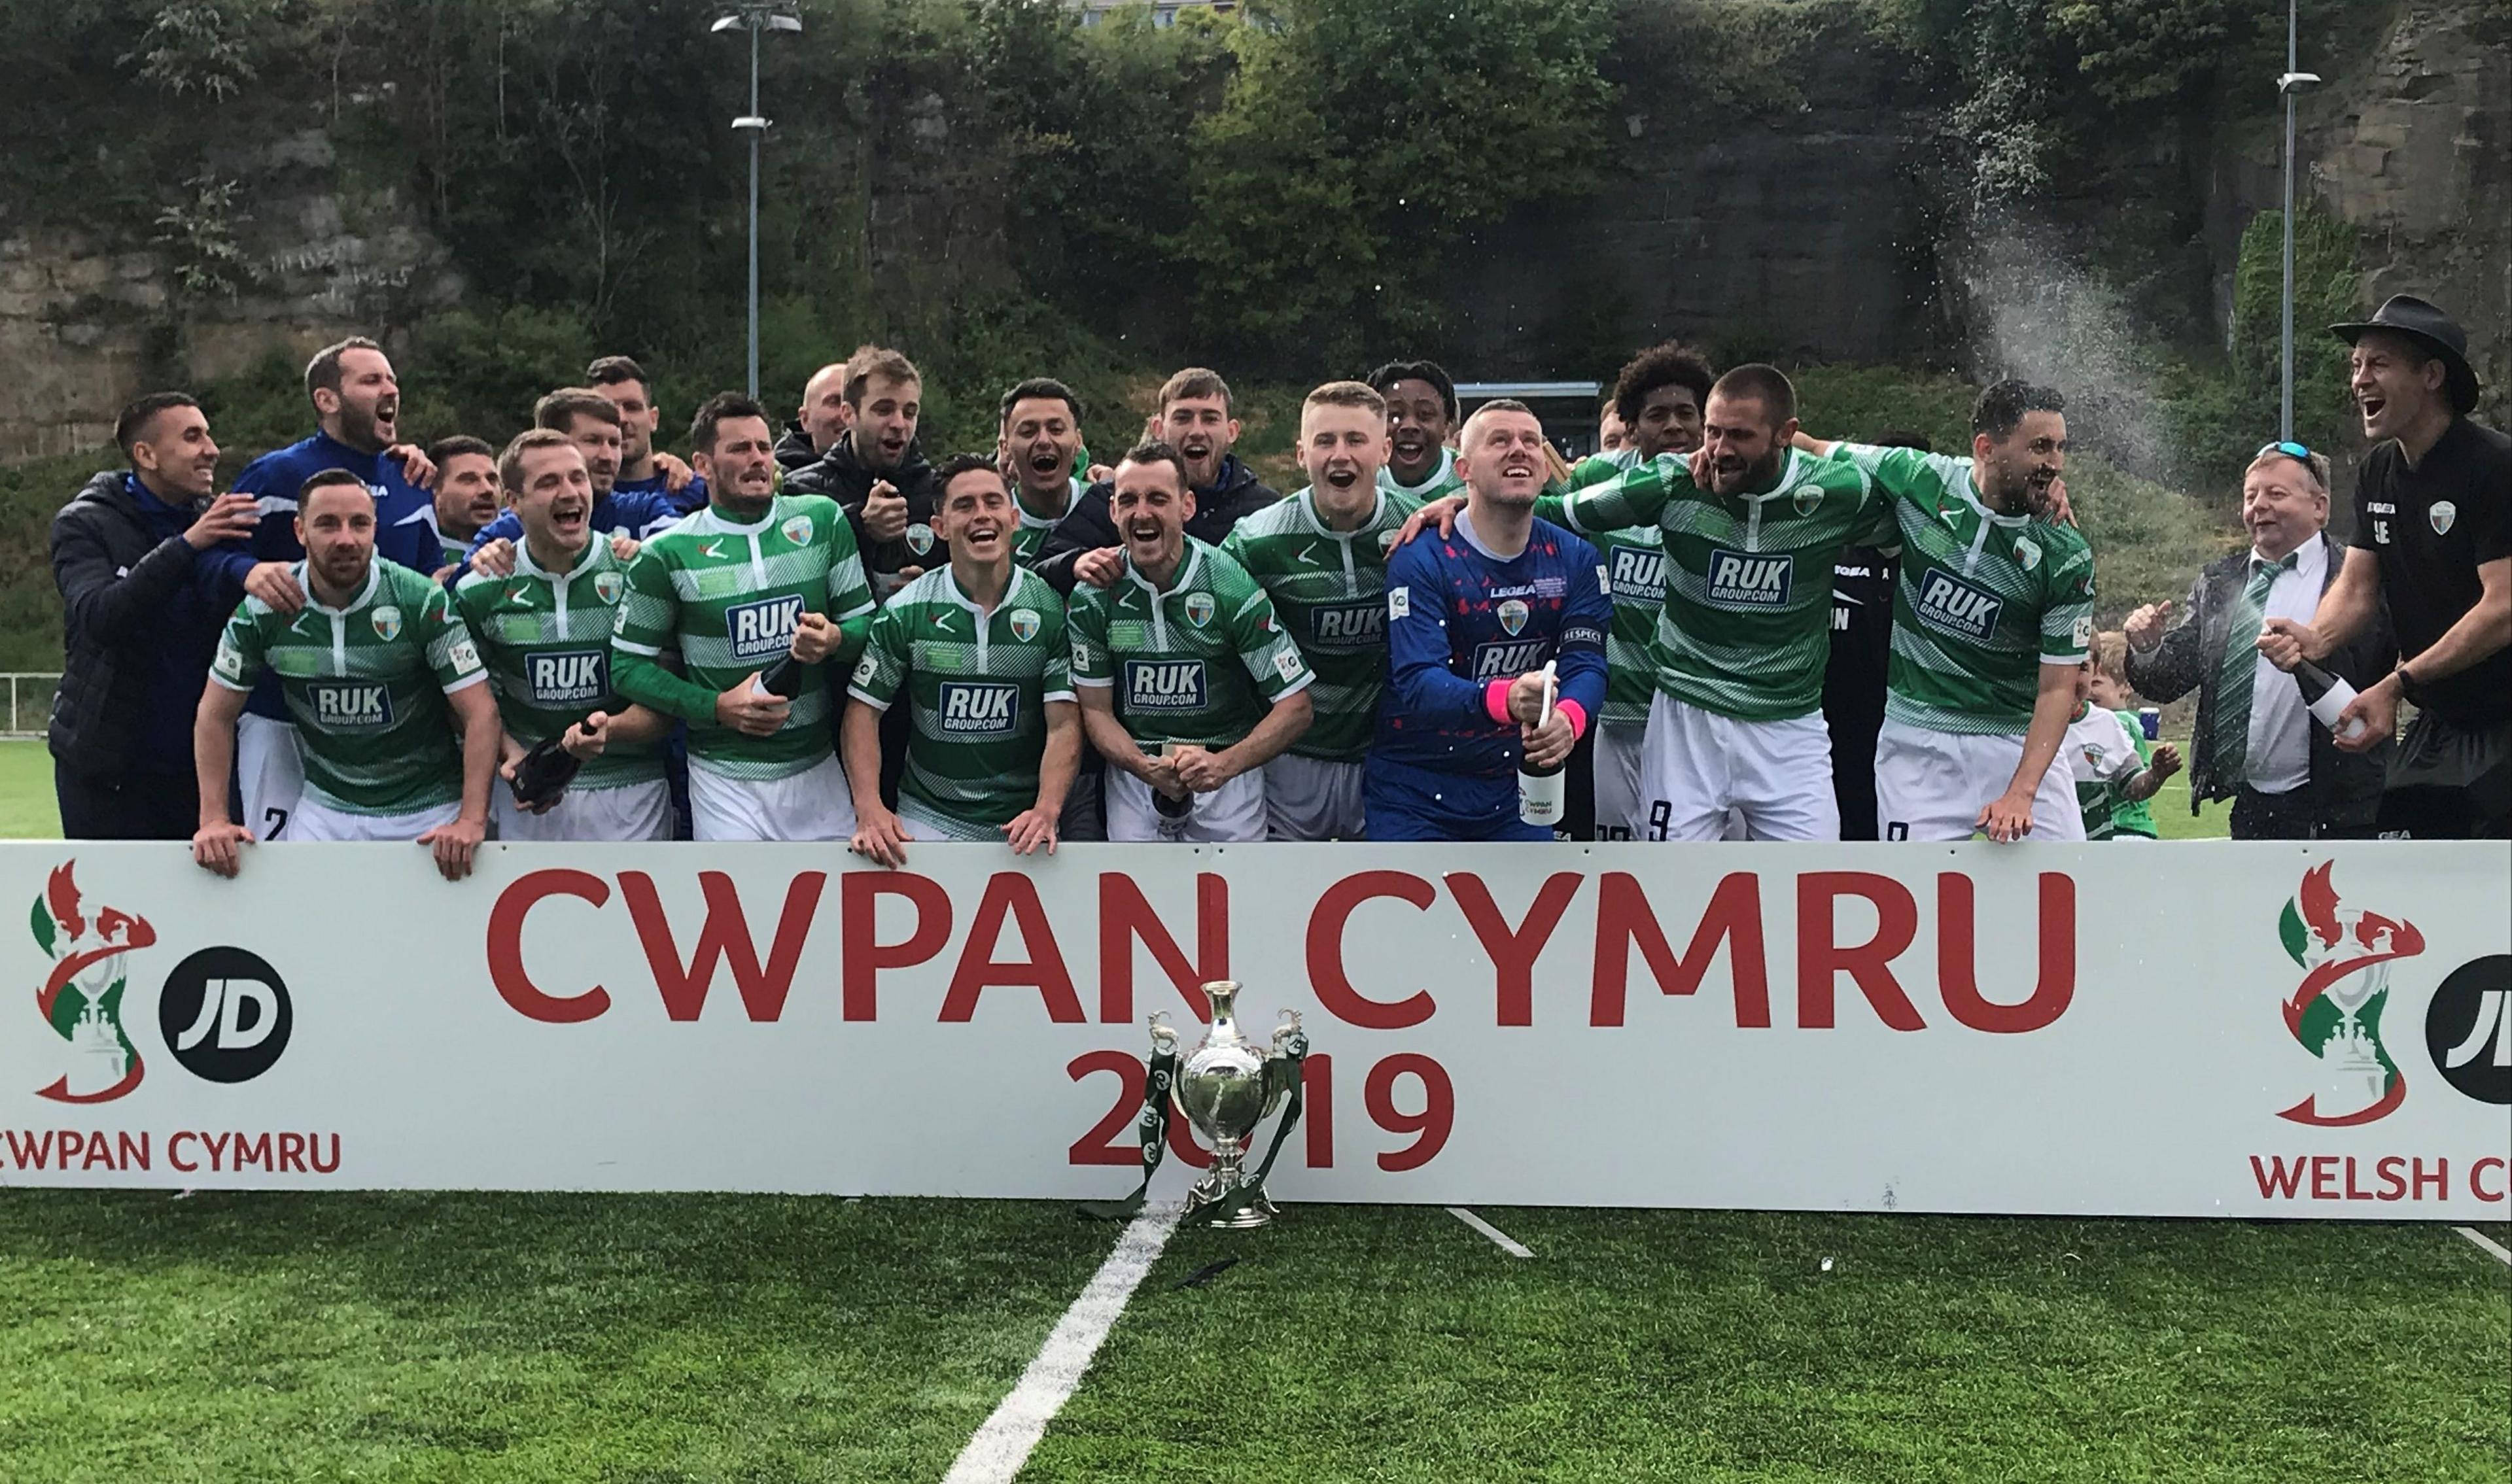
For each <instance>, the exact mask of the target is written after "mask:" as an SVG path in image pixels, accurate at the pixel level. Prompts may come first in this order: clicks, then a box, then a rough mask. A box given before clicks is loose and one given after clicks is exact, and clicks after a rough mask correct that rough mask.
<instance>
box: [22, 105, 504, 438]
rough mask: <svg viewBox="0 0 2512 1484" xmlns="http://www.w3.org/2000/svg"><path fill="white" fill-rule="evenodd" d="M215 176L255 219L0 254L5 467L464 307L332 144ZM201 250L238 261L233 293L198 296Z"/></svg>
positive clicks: (231, 266)
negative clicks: (268, 363)
mask: <svg viewBox="0 0 2512 1484" xmlns="http://www.w3.org/2000/svg"><path fill="white" fill-rule="evenodd" d="M211 165H212V173H213V174H214V175H216V176H218V177H219V178H222V179H232V180H237V181H240V182H241V183H242V184H243V186H244V190H243V191H242V192H241V193H240V196H241V199H243V200H245V201H249V202H251V203H252V205H251V207H250V215H244V214H242V213H239V214H237V215H235V216H234V217H233V218H232V219H229V218H227V217H226V216H225V215H222V214H219V213H216V212H212V213H210V214H208V215H207V216H206V217H204V218H201V219H198V220H196V222H195V227H196V230H195V232H194V233H193V234H192V235H191V237H190V239H189V244H188V245H186V244H177V243H175V242H173V241H163V240H161V241H160V242H157V243H154V244H151V245H148V246H144V247H136V248H135V247H130V246H122V245H114V244H107V243H102V242H99V241H97V240H95V239H93V238H90V237H87V236H84V235H81V234H78V233H74V232H43V233H20V234H18V235H15V236H11V237H7V238H0V385H6V386H7V387H8V388H9V394H8V395H7V396H6V397H5V398H0V456H26V455H39V454H47V453H61V452H68V451H71V450H73V449H89V448H95V447H97V446H98V445H101V444H106V443H110V442H111V441H112V433H113V417H114V413H115V411H116V410H119V409H120V407H121V406H122V404H123V403H124V402H126V401H128V400H129V399H130V398H131V397H132V396H133V395H135V394H137V392H140V391H142V390H146V389H149V388H151V387H154V386H160V385H181V384H186V383H189V382H197V381H203V380H209V379H213V378H216V377H218V376H222V375H227V374H231V373H233V372H235V371H241V370H243V369H245V368H246V367H248V366H250V365H252V364H253V363H254V362H255V361H256V360H258V359H259V358H260V357H262V356H265V355H267V354H269V353H271V352H273V351H285V352H288V353H291V354H310V353H311V352H312V351H313V350H314V349H315V348H317V347H319V346H320V345H322V344H323V343H325V342H326V341H328V340H332V339H336V338H338V337H339V336H341V335H344V334H350V333H358V332H365V333H373V332H376V331H377V330H379V329H380V330H384V331H385V332H387V333H389V332H390V330H391V329H392V328H394V327H397V326H401V325H405V324H407V323H409V321H410V320H411V318H412V316H414V315H416V314H419V313H423V312H425V311H426V310H429V309H432V308H438V307H442V306H444V305H447V304H451V303H454V302H457V301H458V300H459V299H460V298H461V294H462V282H461V280H460V278H459V277H458V276H457V275H456V274H455V273H454V272H453V271H452V269H451V264H450V259H449V256H448V254H447V253H446V251H445V249H444V247H443V246H442V245H441V244H439V243H437V242H435V241H434V240H433V239H432V238H430V237H428V236H427V235H426V234H425V233H424V232H423V231H422V230H421V229H420V228H419V227H418V226H417V225H416V224H415V218H414V216H413V215H412V213H411V212H409V211H408V210H407V209H406V208H405V206H404V204H403V202H402V201H401V200H400V199H399V197H398V196H397V195H396V194H395V193H394V192H393V191H390V190H384V191H374V192H363V191H358V190H355V189H352V188H349V187H348V186H346V185H344V183H343V182H342V180H341V178H340V172H338V171H337V170H336V168H335V161H334V152H333V146H332V141H331V140H330V139H329V138H328V137H326V136H325V135H324V134H323V133H322V132H321V131H319V130H318V131H310V132H306V133H301V134H297V135H294V136H291V137H286V138H282V139H278V140H274V141H267V142H262V143H259V144H256V145H255V146H253V147H251V148H249V149H244V150H238V151H234V152H231V153H230V152H228V151H224V150H221V151H218V152H216V155H215V157H214V158H213V160H212V161H211ZM173 235H174V233H173V232H172V230H171V229H170V231H169V233H168V236H169V237H170V238H171V237H172V236H173ZM204 241H208V242H216V243H220V244H225V245H228V246H231V248H232V249H233V255H232V256H231V257H228V258H225V259H224V260H223V261H224V263H225V264H226V266H225V267H224V268H223V270H222V272H221V276H222V277H224V278H225V279H226V280H228V282H229V285H230V286H231V288H232V292H228V288H227V287H220V286H218V285H216V284H212V285H208V286H206V287H199V286H187V284H186V281H185V277H184V273H183V270H184V268H185V267H186V266H187V265H190V264H192V263H194V262H196V261H198V260H199V247H198V245H199V244H201V243H202V242H204Z"/></svg>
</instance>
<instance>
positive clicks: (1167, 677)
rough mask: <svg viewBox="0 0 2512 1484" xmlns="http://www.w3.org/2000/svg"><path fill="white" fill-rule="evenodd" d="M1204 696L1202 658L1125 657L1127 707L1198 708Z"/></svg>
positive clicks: (1181, 709)
mask: <svg viewBox="0 0 2512 1484" xmlns="http://www.w3.org/2000/svg"><path fill="white" fill-rule="evenodd" d="M1204 696H1205V689H1204V674H1203V661H1201V660H1199V659H1129V660H1127V661H1125V699H1124V704H1125V707H1126V709H1128V710H1131V711H1200V710H1202V709H1203V706H1204Z"/></svg>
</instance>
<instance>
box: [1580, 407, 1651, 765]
mask: <svg viewBox="0 0 2512 1484" xmlns="http://www.w3.org/2000/svg"><path fill="white" fill-rule="evenodd" d="M1639 461H1640V455H1639V450H1638V449H1629V448H1625V449H1616V450H1614V451H1613V452H1611V453H1598V454H1594V455H1592V456H1590V457H1588V458H1583V459H1581V460H1579V462H1578V463H1577V464H1575V465H1573V466H1572V467H1571V470H1570V478H1569V481H1568V483H1567V484H1566V485H1564V486H1563V488H1565V489H1583V488H1587V487H1588V486H1590V485H1600V484H1603V483H1604V482H1605V481H1607V480H1610V479H1614V478H1616V477H1618V476H1620V475H1621V474H1622V473H1623V472H1624V471H1625V470H1627V469H1629V468H1631V467H1632V466H1633V465H1635V464H1637V463H1638V462H1639ZM1588 540H1589V543H1590V545H1592V546H1594V547H1595V548H1596V555H1598V556H1600V557H1602V558H1604V559H1605V596H1606V597H1607V598H1609V599H1611V600H1612V601H1613V605H1614V621H1613V623H1612V624H1611V625H1610V626H1608V627H1607V628H1606V630H1605V710H1604V714H1603V715H1602V716H1600V717H1598V718H1597V720H1598V721H1601V722H1615V723H1617V724H1628V725H1632V726H1637V725H1640V724H1642V723H1644V722H1647V721H1648V714H1649V698H1650V697H1651V696H1653V695H1655V694H1657V661H1656V660H1655V659H1653V658H1651V657H1650V653H1649V646H1650V644H1652V643H1653V642H1655V640H1656V639H1657V620H1658V614H1659V613H1660V612H1661V611H1662V610H1663V609H1664V608H1665V606H1666V537H1665V535H1664V534H1663V533H1661V532H1660V531H1659V529H1658V528H1657V527H1654V526H1638V527H1628V528H1626V529H1622V530H1600V531H1596V532H1594V533H1592V534H1590V536H1589V537H1588Z"/></svg>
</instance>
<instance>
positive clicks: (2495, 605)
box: [2259, 294, 2512, 840]
mask: <svg viewBox="0 0 2512 1484" xmlns="http://www.w3.org/2000/svg"><path fill="white" fill-rule="evenodd" d="M2330 329H2331V330H2332V331H2333V332H2335V333H2336V335H2337V336H2338V338H2340V339H2342V340H2345V341H2347V342H2348V343H2349V344H2351V345H2353V346H2354V347H2355V351H2354V356H2353V358H2352V366H2353V372H2354V375H2353V382H2352V386H2353V390H2354V394H2355V405H2356V407H2357V409H2358V410H2361V411H2362V413H2363V414H2364V436H2365V437H2366V438H2368V439H2370V440H2371V441H2372V442H2373V444H2374V445H2375V447H2374V449H2373V451H2372V452H2371V453H2369V454H2367V455H2366V456H2365V459H2364V466H2363V468H2362V469H2361V470H2360V471H2359V472H2358V473H2357V475H2356V479H2355V536H2354V545H2355V546H2356V547H2357V548H2358V549H2360V550H2362V551H2363V552H2365V553H2366V554H2368V555H2369V556H2371V557H2372V558H2373V560H2371V561H2359V562H2349V563H2347V564H2346V565H2345V566H2344V568H2343V569H2342V570H2341V571H2340V572H2339V574H2338V578H2337V580H2336V581H2335V583H2333V584H2332V585H2331V587H2330V589H2329V592H2328V594H2327V596H2326V597H2324V598H2323V599H2322V600H2321V603H2320V609H2319V611H2318V612H2317V613H2316V614H2315V615H2314V616H2313V618H2312V621H2311V622H2310V623H2309V624H2307V625H2306V624H2297V623H2292V622H2289V621H2287V620H2283V619H2277V620H2271V621H2270V623H2269V624H2268V627H2267V631H2266V632H2264V633H2262V634H2261V635H2260V637H2259V649H2260V651H2261V652H2262V653H2264V654H2266V655H2267V657H2268V659H2269V660H2270V661H2271V662H2272V663H2275V664H2277V665H2279V666H2280V667H2282V668H2289V669H2290V668H2292V662H2293V660H2294V659H2295V658H2296V657H2297V656H2299V657H2303V658H2308V659H2311V660H2314V661H2319V660H2321V659H2323V658H2325V657H2326V656H2327V655H2328V654H2329V653H2330V652H2331V651H2332V650H2333V649H2335V647H2336V646H2337V645H2339V644H2343V643H2345V642H2346V641H2347V640H2348V639H2350V638H2352V637H2354V635H2355V634H2356V633H2357V632H2358V631H2359V630H2361V629H2363V628H2364V627H2365V626H2366V625H2368V624H2369V623H2371V622H2372V621H2373V619H2374V616H2375V613H2376V612H2377V611H2378V610H2379V608H2380V606H2381V605H2382V604H2383V603H2384V602H2385V601H2386V603H2387V605H2388V608H2389V612H2390V618H2391V622H2392V625H2393V627H2394V628H2395V629H2396V630H2397V634H2398V642H2399V656H2400V658H2399V663H2398V667H2397V668H2396V669H2394V670H2392V671H2391V672H2390V673H2389V674H2388V675H2387V676H2384V677H2383V678H2382V679H2381V680H2379V681H2378V682H2376V683H2373V684H2371V685H2368V686H2366V687H2365V688H2364V690H2363V692H2362V693H2361V694H2359V695H2358V696H2357V697H2356V698H2355V700H2354V702H2353V703H2352V704H2350V705H2349V706H2348V707H2347V708H2346V712H2345V715H2344V716H2341V717H2340V718H2339V719H2338V725H2337V727H2336V728H2335V730H2336V732H2337V734H2338V736H2339V739H2340V740H2339V741H2338V744H2337V745H2338V746H2340V747H2343V748H2346V749H2348V750H2349V751H2353V752H2363V751H2366V750H2368V749H2370V748H2372V747H2373V746H2375V745H2376V744H2377V743H2378V742H2380V741H2381V740H2382V739H2384V738H2386V737H2389V736H2390V735H2392V734H2393V732H2394V731H2395V729H2396V727H2397V724H2398V714H2399V703H2400V702H2401V701H2403V700H2404V701H2407V702H2409V703H2410V704H2412V705H2414V707H2415V708H2416V719H2415V721H2414V723H2413V724H2412V725H2410V726H2409V728H2408V733H2407V736H2406V737H2405V738H2404V739H2402V741H2401V743H2400V746H2399V750H2398V752H2397V753H2396V754H2395V755H2394V756H2393V757H2392V759H2391V761H2390V770H2389V778H2388V781H2387V784H2386V786H2385V787H2384V788H2383V790H2382V794H2381V807H2380V816H2379V822H2378V830H2379V833H2381V834H2383V835H2385V836H2396V835H2406V836H2414V837H2416V838H2419V839H2443V840H2448V839H2477V840H2499V839H2504V838H2506V837H2512V438H2506V437H2505V436H2504V435H2503V434H2501V433H2499V432H2497V431H2495V430H2494V429H2492V428H2488V427H2483V426H2480V425H2479V424H2477V423H2474V422H2471V421H2470V420H2469V418H2468V413H2469V411H2470V410H2472V409H2474V408H2475V407H2476V406H2477V373H2476V371H2473V370H2471V369H2470V367H2469V364H2468V336H2467V335H2466V333H2464V332H2462V331H2461V330H2460V328H2459V326H2458V325H2456V324H2454V323H2453V321H2452V318H2451V316H2449V315H2447V314H2445V313H2443V312H2442V311H2441V310H2440V309H2437V308H2435V307H2434V306H2433V305H2431V304H2429V303H2426V302H2425V301H2424V300H2423V299H2419V298H2412V297H2410V296H2408V295H2406V294H2399V295H2397V296H2395V297H2393V298H2391V299H2390V300H2389V301H2388V302H2387V303H2384V304H2383V305H2382V306H2381V307H2380V309H2379V310H2377V311H2376V312H2375V314H2374V316H2373V318H2372V319H2371V320H2369V321H2366V322H2364V323H2362V324H2352V325H2333V326H2331V327H2330ZM2357 717H2360V718H2362V719H2363V720H2364V722H2366V723H2367V724H2366V725H2365V726H2364V727H2363V728H2360V729H2359V728H2356V727H2354V726H2353V725H2352V723H2351V720H2350V719H2353V718H2357Z"/></svg>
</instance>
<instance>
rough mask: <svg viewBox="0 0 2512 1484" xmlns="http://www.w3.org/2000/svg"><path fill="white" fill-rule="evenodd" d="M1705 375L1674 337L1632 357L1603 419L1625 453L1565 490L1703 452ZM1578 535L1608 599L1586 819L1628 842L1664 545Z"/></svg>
mask: <svg viewBox="0 0 2512 1484" xmlns="http://www.w3.org/2000/svg"><path fill="white" fill-rule="evenodd" d="M1712 379H1713V378H1712V377H1711V375H1710V371H1709V363H1708V362H1707V361H1705V360H1703V359H1702V358H1701V356H1700V355H1699V354H1698V353H1697V352H1695V351H1692V350H1689V349H1686V348H1685V347H1684V346H1682V345H1681V344H1678V343H1677V342H1675V341H1673V340H1668V341H1667V342H1665V343H1664V344H1661V345H1652V346H1650V347H1649V348H1648V349H1646V350H1644V351H1641V352H1640V353H1639V354H1638V355H1636V356H1634V357H1632V358H1631V360H1630V364H1629V365H1627V366H1625V367H1624V368H1623V370H1622V372H1621V374H1619V375H1618V376H1616V377H1615V378H1614V401H1613V407H1612V414H1611V415H1612V418H1613V421H1614V422H1615V424H1616V425H1617V426H1618V427H1619V428H1620V429H1621V431H1622V435H1623V447H1622V448H1621V449H1617V450H1614V451H1612V452H1607V453H1602V454H1598V455H1597V456H1595V457H1593V458H1585V459H1581V460H1580V461H1579V463H1578V466H1577V467H1576V468H1574V469H1572V470H1571V472H1570V479H1569V481H1568V484H1569V487H1570V488H1573V489H1576V488H1581V487H1584V486H1587V485H1593V484H1601V483H1603V482H1605V481H1607V480H1610V479H1613V478H1615V477H1616V476H1618V475H1620V474H1621V473H1623V472H1624V471H1625V470H1627V469H1631V468H1635V467H1638V466H1641V465H1644V464H1648V463H1651V462H1653V461H1655V460H1656V459H1658V458H1659V457H1661V456H1663V455H1666V454H1669V453H1670V454H1673V455H1675V456H1676V457H1678V458H1688V457H1690V456H1691V453H1692V450H1693V449H1698V448H1700V447H1701V411H1702V409H1703V407H1705V406H1706V405H1707V403H1708V401H1709V385H1710V382H1711V380H1712ZM1617 454H1619V455H1620V456H1617ZM1584 533H1585V534H1586V535H1587V536H1588V539H1589V540H1590V541H1592V542H1593V543H1595V547H1596V551H1597V554H1598V555H1600V556H1602V557H1603V558H1604V559H1605V578H1606V581H1605V591H1606V595H1607V596H1608V597H1610V598H1611V599H1612V600H1613V603H1614V626H1613V628H1612V630H1611V631H1610V632H1608V633H1607V634H1606V636H1605V710H1604V714H1603V715H1602V716H1600V717H1598V718H1597V719H1596V725H1595V726H1594V727H1593V728H1591V729H1590V734H1589V736H1588V737H1587V738H1585V739H1583V740H1584V742H1585V745H1586V746H1587V747H1588V748H1589V749H1590V751H1591V753H1592V759H1591V764H1590V769H1589V774H1590V778H1591V779H1592V780H1593V782H1592V784H1591V796H1592V799H1593V803H1592V806H1591V807H1590V808H1589V809H1588V810H1586V811H1585V814H1586V815H1587V817H1589V818H1590V819H1591V820H1592V821H1593V829H1594V834H1595V838H1596V839H1598V840H1636V839H1638V838H1640V835H1641V833H1642V829H1643V826H1644V823H1645V820H1646V811H1645V809H1644V807H1643V799H1644V795H1643V794H1642V792H1641V787H1640V759H1641V756H1642V753H1641V747H1640V739H1641V736H1642V734H1643V733H1644V732H1646V731H1647V729H1648V718H1649V704H1650V701H1651V700H1652V698H1654V697H1655V696H1656V694H1657V665H1656V662H1655V661H1654V660H1652V659H1651V658H1650V653H1649V649H1650V645H1651V644H1653V643H1654V642H1655V641H1656V638H1657V627H1658V616H1659V613H1660V611H1661V610H1662V609H1663V608H1664V607H1665V605H1666V542H1665V538H1664V536H1663V534H1662V533H1661V532H1660V530H1659V528H1658V527H1656V526H1655V525H1647V526H1635V527H1626V528H1623V529H1618V530H1591V531H1588V532H1584ZM1579 782H1580V780H1579V763H1578V762H1577V760H1575V759H1574V760H1573V761H1572V762H1571V764H1570V790H1571V793H1572V796H1573V797H1572V799H1571V801H1570V807H1569V815H1570V817H1571V819H1572V820H1573V821H1576V820H1577V819H1579V818H1580V817H1581V816H1582V812H1583V811H1582V810H1581V809H1580V807H1579V804H1580V801H1579V800H1578V798H1577V797H1576V795H1577V794H1578V792H1579Z"/></svg>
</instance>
